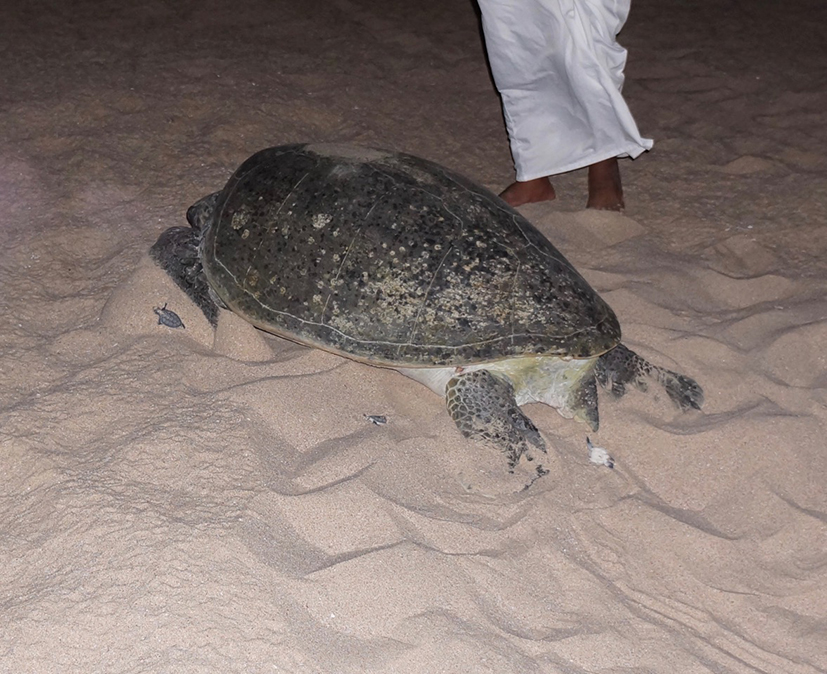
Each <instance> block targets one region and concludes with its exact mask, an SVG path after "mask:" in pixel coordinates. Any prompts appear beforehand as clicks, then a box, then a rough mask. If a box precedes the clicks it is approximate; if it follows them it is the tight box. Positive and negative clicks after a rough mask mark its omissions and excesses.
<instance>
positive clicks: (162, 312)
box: [152, 303, 186, 328]
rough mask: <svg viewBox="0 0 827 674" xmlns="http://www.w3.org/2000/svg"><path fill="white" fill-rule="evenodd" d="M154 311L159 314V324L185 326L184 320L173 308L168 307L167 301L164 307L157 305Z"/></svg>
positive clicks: (172, 326) (173, 326) (169, 326)
mask: <svg viewBox="0 0 827 674" xmlns="http://www.w3.org/2000/svg"><path fill="white" fill-rule="evenodd" d="M152 311H154V312H155V314H156V315H157V316H158V325H166V326H167V327H168V328H184V327H186V326H185V325H184V321H182V320H181V317H180V316H179V315H178V314H176V313H175V312H174V311H173V310H172V309H167V305H166V303H165V304H164V306H162V307H155V308H154V309H153V310H152Z"/></svg>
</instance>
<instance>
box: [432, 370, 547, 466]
mask: <svg viewBox="0 0 827 674" xmlns="http://www.w3.org/2000/svg"><path fill="white" fill-rule="evenodd" d="M445 400H446V402H447V404H448V412H449V414H450V415H451V418H452V419H453V420H454V423H456V425H457V428H459V430H460V432H461V433H462V434H463V435H464V436H465V437H466V438H471V439H472V440H481V441H483V442H485V443H487V444H491V445H493V446H495V447H497V448H498V449H502V450H503V451H505V453H506V456H507V457H508V467H509V468H510V469H512V470H513V468H514V467H515V466H516V465H517V462H518V461H519V460H520V457H521V456H522V455H523V454H526V457H527V458H528V459H529V460H532V459H533V456H531V453H530V449H531V447H530V446H533V447H535V448H536V449H539V450H540V451H542V452H543V453H545V451H546V443H545V442H544V441H543V438H542V437H541V436H540V431H538V430H537V427H536V426H535V425H534V424H533V423H532V421H531V419H529V418H528V417H527V416H526V415H525V414H523V413H522V411H520V407H519V406H518V405H517V401H516V399H515V398H514V387H513V386H512V385H511V382H509V381H507V380H505V379H501V378H500V377H497V376H495V375H493V374H491V372H489V371H488V370H473V371H471V372H464V373H461V374H457V375H456V376H454V377H453V378H451V380H450V381H449V382H448V385H447V386H446V388H445ZM539 470H542V468H541V467H539V466H538V471H539Z"/></svg>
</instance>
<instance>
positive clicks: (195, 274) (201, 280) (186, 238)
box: [149, 227, 218, 326]
mask: <svg viewBox="0 0 827 674" xmlns="http://www.w3.org/2000/svg"><path fill="white" fill-rule="evenodd" d="M200 240H201V232H200V231H199V230H198V229H195V228H190V227H171V228H170V229H168V230H166V231H165V232H163V233H162V234H161V236H159V237H158V240H157V241H156V242H155V245H153V246H152V248H150V249H149V256H150V257H151V258H152V259H153V260H154V261H155V262H156V263H157V264H158V266H159V267H161V269H163V270H164V271H165V272H166V273H167V274H169V276H170V278H172V280H173V281H175V284H176V285H177V286H178V287H179V288H181V290H183V291H184V292H185V293H186V294H187V295H188V296H189V298H190V299H191V300H192V301H193V302H195V304H197V305H198V308H199V309H201V311H202V312H204V316H206V317H207V320H208V321H209V322H210V324H211V325H213V326H214V325H215V324H216V323H217V322H218V306H217V305H216V303H215V301H214V300H213V297H212V294H211V293H210V287H209V285H208V284H207V279H206V277H205V276H204V270H203V268H202V267H201V258H200V257H199V255H198V243H199V242H200Z"/></svg>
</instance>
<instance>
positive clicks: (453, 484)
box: [0, 0, 827, 674]
mask: <svg viewBox="0 0 827 674" xmlns="http://www.w3.org/2000/svg"><path fill="white" fill-rule="evenodd" d="M825 25H827V5H825V4H824V3H822V2H820V1H819V0H792V1H791V2H790V3H786V4H783V7H782V6H781V4H780V3H771V2H763V1H762V2H757V3H751V4H743V3H736V2H723V3H721V2H717V1H715V0H699V1H698V2H695V3H681V2H675V1H672V2H665V3H664V2H657V1H656V0H634V2H633V4H632V12H631V15H630V18H629V21H628V23H627V26H626V28H625V29H624V30H623V32H622V33H621V36H620V42H621V44H623V45H624V46H625V47H626V48H627V49H628V50H629V61H628V65H627V69H626V85H625V88H624V95H625V97H626V100H627V101H628V103H629V105H630V107H631V109H632V111H633V113H634V115H635V119H636V120H637V123H638V126H639V127H640V129H641V132H642V133H643V134H644V135H645V136H647V137H650V138H653V139H654V140H655V146H654V148H653V150H652V151H651V152H648V153H646V154H644V155H643V156H641V157H640V158H638V159H637V160H635V161H634V162H632V161H629V160H625V161H621V171H622V175H623V181H624V190H625V197H626V205H627V208H626V211H625V213H623V214H620V213H610V212H596V211H587V210H585V208H584V206H585V203H586V178H585V173H584V172H583V171H578V172H573V173H571V174H566V175H563V176H559V177H558V178H556V179H555V181H554V184H555V187H556V190H557V194H558V199H557V200H556V201H554V202H549V203H544V204H532V205H529V206H525V207H522V208H521V209H520V210H521V212H522V213H523V214H524V215H525V216H526V217H527V218H528V219H529V220H531V222H533V223H534V224H535V225H536V226H537V227H538V228H539V229H540V230H541V231H542V232H543V233H544V234H545V235H546V236H547V237H548V238H549V239H550V240H551V241H552V242H553V243H554V245H555V246H557V248H559V249H560V250H561V251H562V252H563V253H564V254H565V256H566V257H567V258H568V259H569V260H571V262H572V263H574V264H575V266H576V267H577V268H578V270H579V271H580V272H581V273H582V274H583V275H584V276H585V277H586V279H587V280H588V281H589V283H591V284H592V286H593V287H594V288H595V289H596V290H597V291H598V292H599V293H600V295H601V296H602V297H603V298H604V299H605V300H606V301H607V302H608V303H609V304H610V305H611V306H612V308H613V309H614V311H615V312H616V314H617V315H618V318H619V319H620V322H621V325H622V327H623V339H624V343H626V344H628V345H629V346H630V347H631V348H633V349H635V350H636V351H638V352H639V353H640V354H642V355H643V356H645V357H646V358H649V359H651V360H652V361H655V362H657V363H659V364H662V365H664V366H666V367H668V368H670V369H673V370H677V371H680V372H684V373H686V374H688V375H690V376H692V377H694V378H695V379H697V381H698V382H699V383H700V384H701V385H702V386H703V388H704V391H705V395H706V402H705V405H704V407H703V410H702V411H700V412H698V411H692V412H690V413H686V414H684V413H681V412H680V411H679V410H677V409H676V408H675V407H674V406H673V405H672V404H671V403H670V401H669V400H668V398H667V397H666V396H665V395H664V394H663V393H662V392H657V391H653V392H652V393H650V394H644V393H641V392H637V391H633V392H631V393H629V394H628V395H627V396H625V397H623V398H621V399H619V400H612V399H611V398H610V397H609V396H607V395H602V397H601V408H600V413H601V426H600V430H599V432H598V433H587V429H586V427H585V426H584V425H582V424H579V423H576V422H574V421H571V420H566V419H563V418H562V417H561V416H560V415H559V414H557V412H555V411H554V410H553V409H551V408H549V407H546V406H543V405H536V404H535V405H530V406H527V408H526V410H525V411H526V412H527V414H529V416H530V417H531V418H532V419H533V420H534V422H535V423H536V424H537V426H538V428H539V429H540V430H541V432H542V434H543V436H544V437H545V439H546V442H547V444H548V445H549V455H548V458H547V460H545V465H546V467H547V468H548V469H549V471H550V472H549V474H548V475H546V476H545V477H543V478H541V479H538V480H536V481H534V482H533V483H531V485H530V487H528V488H525V487H526V485H527V484H529V482H530V478H531V467H530V466H528V467H527V466H525V465H524V464H523V465H521V466H519V467H518V469H517V470H516V471H515V472H514V473H513V474H512V473H509V472H508V470H507V466H506V461H505V459H504V457H503V456H502V454H500V453H498V452H497V451H496V450H495V449H493V448H488V447H485V446H481V445H479V444H477V443H474V442H471V441H469V440H466V439H465V438H463V437H462V436H461V435H460V433H459V432H458V430H457V428H456V426H455V425H454V423H453V422H452V420H451V418H450V417H449V416H448V414H447V413H446V410H445V403H444V401H443V400H441V399H440V398H439V397H438V396H436V395H434V394H433V393H431V392H430V391H428V390H427V389H426V388H425V387H423V386H421V385H420V384H418V383H416V382H414V381H411V380H409V379H406V378H404V377H402V376H400V375H399V374H397V373H396V372H393V371H391V370H387V369H381V368H374V367H370V366H367V365H364V364H360V363H357V362H354V361H351V360H347V359H344V358H341V357H339V356H336V355H333V354H330V353H326V352H323V351H319V350H313V349H309V348H306V347H302V346H299V345H297V344H294V343H292V342H289V341H285V340H282V339H279V338H276V337H273V336H270V335H267V334H264V333H261V332H259V331H257V330H256V329H254V328H253V327H251V326H250V325H249V324H247V323H245V322H244V321H243V320H241V319H240V318H238V317H237V316H235V315H233V314H232V313H229V312H223V313H222V314H221V317H220V319H219V323H218V327H217V328H216V329H215V330H214V329H213V328H212V326H210V324H209V323H208V322H207V320H206V319H205V318H204V316H203V315H202V314H201V312H200V311H199V309H198V308H197V307H196V306H195V305H194V304H193V303H192V302H190V300H189V299H188V298H187V296H186V295H185V294H184V293H183V292H182V291H180V290H179V289H178V288H177V287H176V286H175V284H174V283H173V282H172V281H171V280H170V279H169V278H168V277H167V276H166V275H165V274H164V273H163V272H162V271H161V270H160V269H159V268H158V267H157V266H155V265H154V264H153V262H152V261H151V260H150V258H149V257H148V253H147V251H148V249H149V247H150V246H151V245H152V244H153V243H154V242H155V240H156V239H157V237H158V236H159V234H160V233H161V232H162V231H164V230H165V229H166V228H168V227H171V226H176V225H184V224H186V221H185V213H186V210H187V208H188V207H189V206H190V205H191V204H192V203H193V202H195V201H196V200H197V199H199V198H201V197H203V196H204V195H206V194H209V193H211V192H214V191H216V190H218V189H220V188H221V187H223V185H224V183H225V182H226V180H227V179H228V178H229V176H230V175H231V174H232V172H233V171H234V170H235V169H236V168H237V166H238V165H239V164H240V163H241V162H242V161H244V160H245V159H246V158H247V157H248V156H249V155H251V154H252V153H253V152H255V151H257V150H259V149H262V148H266V147H270V146H275V145H281V144H286V143H294V142H322V141H334V142H347V143H357V144H362V145H367V146H372V147H381V148H388V149H390V150H396V151H401V152H408V153H411V154H416V155H420V156H422V157H426V158H428V159H430V160H433V161H436V162H439V163H441V164H444V165H445V166H448V167H450V168H451V169H453V170H456V171H459V172H460V173H462V174H464V175H467V176H468V177H470V178H472V179H474V180H476V181H477V182H479V183H481V184H483V185H484V186H486V187H488V188H490V189H492V190H494V191H495V192H498V191H500V190H501V189H503V188H504V187H505V186H506V185H507V184H509V183H510V182H511V180H512V179H513V166H512V161H511V156H510V154H509V150H508V141H507V136H506V133H505V129H504V125H503V120H502V113H501V109H500V103H499V98H498V96H497V92H496V89H495V87H494V85H493V83H492V81H491V77H490V74H489V70H488V67H487V64H486V58H485V50H484V46H483V42H482V37H481V34H480V26H479V18H478V16H477V10H476V5H475V4H474V3H473V2H471V1H470V0H453V1H450V2H437V1H436V0H422V2H419V3H409V2H401V1H400V0H387V1H386V2H378V1H376V0H321V1H320V2H317V3H292V2H288V1H286V0H272V1H270V2H265V1H264V0H253V1H252V2H250V3H231V2H227V1H226V0H206V1H201V2H194V1H193V0H182V1H181V2H176V3H172V2H166V1H165V0H146V1H141V2H138V3H134V4H132V5H126V4H119V3H116V2H113V1H111V0H104V1H103V2H92V1H91V0H67V2H64V3H52V2H45V1H39V0H38V1H36V2H33V3H22V4H20V5H18V6H17V7H15V8H7V9H5V10H4V12H3V21H2V22H0V51H1V52H2V63H3V68H2V73H0V133H2V138H3V143H2V146H0V218H2V223H0V247H1V248H0V288H2V293H0V312H2V316H3V318H4V320H3V321H2V322H0V542H2V545H0V673H3V674H5V673H9V674H24V673H34V674H58V673H59V674H70V673H78V674H81V673H82V674H89V673H93V672H94V673H97V672H101V673H106V674H138V673H144V672H162V673H179V672H180V673H190V672H192V673H203V674H212V673H216V674H218V673H226V672H243V673H264V672H291V673H297V674H304V673H308V674H316V673H318V674H350V673H353V674H358V673H362V672H382V673H400V674H420V673H421V674H435V673H441V674H442V673H444V674H449V673H450V674H476V673H484V672H492V673H494V672H496V673H498V674H499V673H506V672H507V673H512V672H513V673H519V674H528V673H532V674H534V673H543V674H545V673H549V674H819V673H821V674H823V673H824V672H827V491H826V490H825V485H827V440H825V438H826V437H827V356H825V353H827V299H826V298H827V113H825V110H827V68H825V66H827V51H826V50H825V46H824V35H823V32H824V26H825ZM165 305H166V306H167V307H168V308H169V309H171V310H173V311H174V312H175V313H176V314H177V315H178V316H180V318H181V320H182V321H183V323H184V325H185V328H184V329H172V328H170V327H167V326H165V325H162V324H159V321H158V316H157V315H156V313H155V312H154V309H155V308H158V307H163V306H165ZM601 393H604V392H601ZM366 415H382V416H385V417H386V418H387V420H388V423H387V424H385V425H375V424H372V423H370V420H369V419H367V418H366ZM587 435H589V437H590V439H591V441H592V442H593V443H594V444H595V445H598V446H600V447H604V448H606V449H607V451H608V452H609V453H610V454H611V455H612V456H613V457H614V460H615V468H614V469H613V470H611V469H609V468H606V467H604V466H599V465H596V464H594V463H592V462H590V461H589V454H588V450H587V446H586V436H587Z"/></svg>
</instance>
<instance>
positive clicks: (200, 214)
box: [187, 192, 221, 232]
mask: <svg viewBox="0 0 827 674" xmlns="http://www.w3.org/2000/svg"><path fill="white" fill-rule="evenodd" d="M220 196H221V192H213V193H212V194H209V195H207V196H206V197H203V198H202V199H199V200H198V201H196V202H195V203H194V204H193V205H192V206H190V207H189V208H188V209H187V222H188V223H190V227H192V228H193V229H197V230H198V231H199V232H203V231H204V228H205V227H206V226H207V224H208V223H209V222H210V219H211V218H212V214H213V211H214V210H215V204H216V203H217V202H218V197H220Z"/></svg>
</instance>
